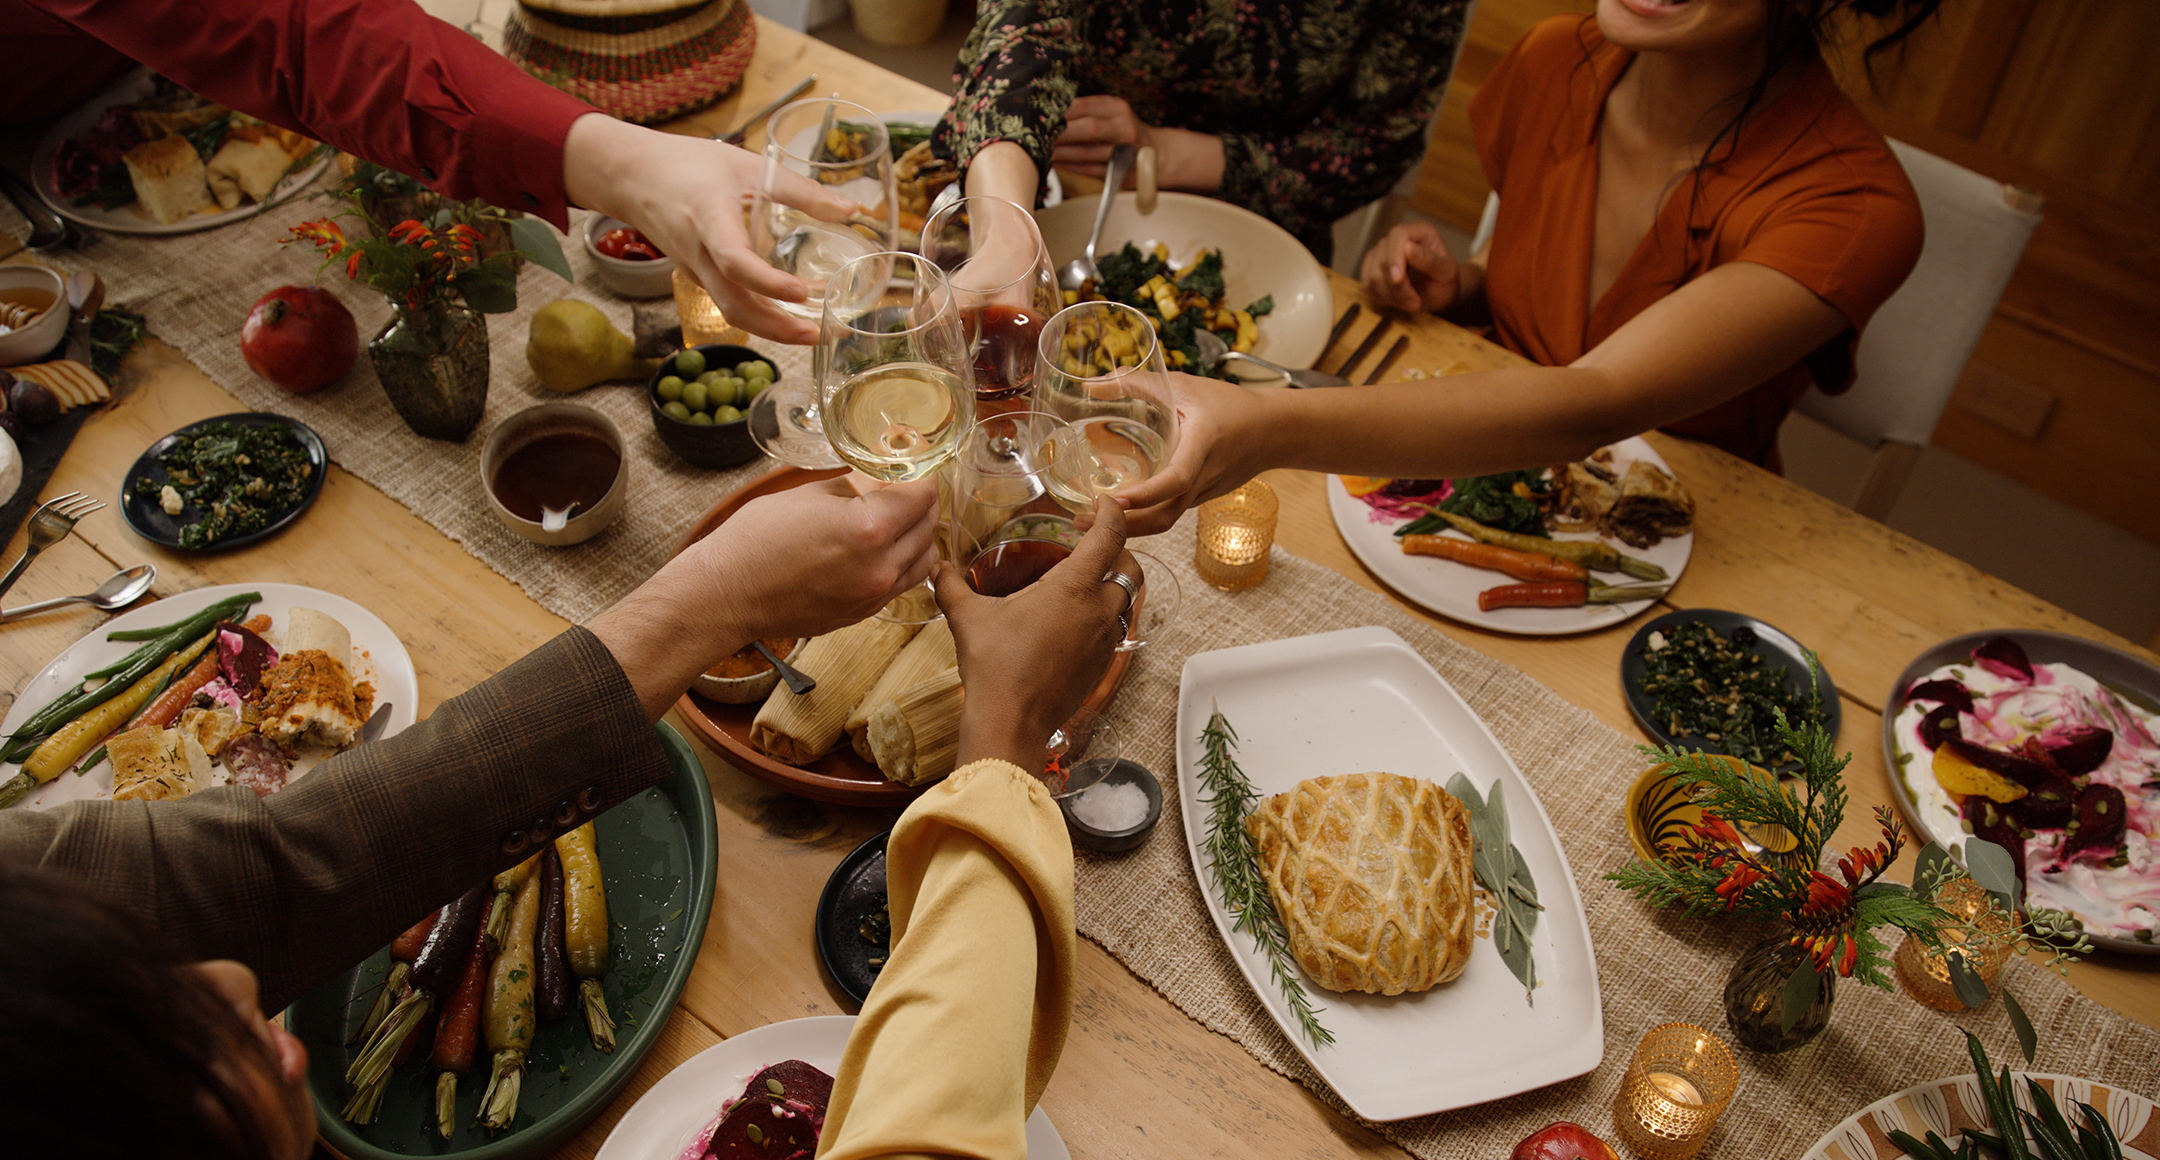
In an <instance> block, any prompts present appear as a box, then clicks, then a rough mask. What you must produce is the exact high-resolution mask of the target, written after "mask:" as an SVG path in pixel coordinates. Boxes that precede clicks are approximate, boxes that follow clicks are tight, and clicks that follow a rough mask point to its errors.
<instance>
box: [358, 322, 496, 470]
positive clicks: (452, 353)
mask: <svg viewBox="0 0 2160 1160" xmlns="http://www.w3.org/2000/svg"><path fill="white" fill-rule="evenodd" d="M368 358H369V359H371V360H373V362H374V363H375V377H376V378H378V379H380V380H382V388H383V394H385V395H388V396H389V397H390V405H391V406H393V407H396V408H397V413H398V416H399V417H400V418H402V419H404V420H405V425H406V426H407V427H410V428H412V429H413V431H414V432H416V433H418V434H421V435H425V436H427V437H428V438H430V439H446V440H449V441H450V442H452V443H458V442H462V441H463V440H464V439H465V437H466V436H467V435H470V434H472V432H473V428H475V427H477V426H479V425H480V417H481V416H482V415H484V414H486V413H487V390H488V334H487V316H486V315H484V314H481V313H480V312H479V311H477V310H474V309H472V308H471V307H469V306H466V305H464V304H462V303H457V302H431V303H428V304H427V305H425V306H422V307H419V308H418V309H411V310H408V309H406V308H403V307H400V308H398V310H397V312H396V313H395V314H393V315H391V317H390V323H389V325H387V326H385V327H383V329H382V333H381V334H378V335H376V336H375V338H374V340H373V341H371V342H369V343H368Z"/></svg>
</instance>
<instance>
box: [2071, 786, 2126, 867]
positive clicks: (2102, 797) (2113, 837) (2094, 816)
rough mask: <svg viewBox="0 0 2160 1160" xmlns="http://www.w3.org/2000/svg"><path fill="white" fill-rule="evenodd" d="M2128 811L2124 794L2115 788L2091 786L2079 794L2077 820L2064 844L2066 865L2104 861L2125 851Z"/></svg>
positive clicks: (2073, 823) (2072, 823) (2072, 824)
mask: <svg viewBox="0 0 2160 1160" xmlns="http://www.w3.org/2000/svg"><path fill="white" fill-rule="evenodd" d="M2128 815H2129V810H2128V809H2127V808H2126V805H2125V803H2124V801H2123V791H2121V790H2119V789H2116V788H2115V787H2114V786H2112V785H2088V786H2086V787H2085V788H2084V789H2081V790H2079V791H2078V795H2077V820H2075V821H2073V822H2071V823H2070V837H2069V839H2068V840H2066V841H2065V842H2064V843H2063V852H2062V856H2063V861H2065V862H2078V861H2083V862H2105V861H2107V860H2108V859H2110V858H2113V857H2114V856H2115V855H2117V854H2119V853H2121V852H2122V844H2123V823H2124V822H2125V821H2127V820H2128Z"/></svg>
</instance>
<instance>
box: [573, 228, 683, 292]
mask: <svg viewBox="0 0 2160 1160" xmlns="http://www.w3.org/2000/svg"><path fill="white" fill-rule="evenodd" d="M585 255H586V256H587V257H589V258H591V259H592V264H593V269H594V270H596V271H598V272H599V274H600V284H601V285H603V286H606V287H607V288H608V289H610V290H613V291H614V292H615V293H617V294H620V295H622V296H623V297H625V298H665V297H666V296H668V295H669V294H672V293H674V292H675V283H674V278H675V259H673V258H670V257H668V256H667V255H666V254H663V253H661V252H660V247H658V246H655V245H653V244H652V242H651V240H650V239H648V238H646V236H645V235H644V234H642V233H639V232H638V230H637V228H636V227H635V226H632V225H630V224H629V223H628V222H625V221H622V220H620V219H618V218H611V217H608V216H606V215H604V214H594V215H593V216H592V217H591V218H589V219H587V220H586V222H585Z"/></svg>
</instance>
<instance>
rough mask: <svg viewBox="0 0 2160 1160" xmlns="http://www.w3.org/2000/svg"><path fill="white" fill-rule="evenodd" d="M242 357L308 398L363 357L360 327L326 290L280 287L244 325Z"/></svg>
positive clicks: (265, 297) (257, 305) (262, 300)
mask: <svg viewBox="0 0 2160 1160" xmlns="http://www.w3.org/2000/svg"><path fill="white" fill-rule="evenodd" d="M240 356H241V357H242V358H245V359H246V360H247V365H248V367H249V368H250V369H252V370H253V371H254V372H255V373H256V374H258V375H261V376H262V377H264V378H266V379H269V380H270V381H271V382H273V383H276V384H277V385H278V386H280V387H283V388H284V389H286V390H288V391H291V392H292V393H294V394H296V395H305V394H308V393H309V392H311V391H319V390H321V389H322V388H324V387H327V386H329V385H330V384H331V383H334V382H336V381H338V380H339V379H340V378H343V377H344V375H345V372H346V371H349V370H351V369H352V365H353V360H354V359H356V358H358V357H359V356H360V327H359V325H358V324H357V323H355V322H353V316H352V311H350V310H347V309H345V304H344V303H343V302H340V301H338V299H337V295H335V294H332V293H330V292H329V291H328V290H323V289H320V288H318V287H315V286H280V287H278V288H277V289H275V290H272V291H271V292H269V293H268V294H265V295H263V296H262V297H261V298H258V299H256V300H255V306H254V308H253V309H251V310H249V311H248V316H247V321H246V322H245V323H242V324H241V326H240Z"/></svg>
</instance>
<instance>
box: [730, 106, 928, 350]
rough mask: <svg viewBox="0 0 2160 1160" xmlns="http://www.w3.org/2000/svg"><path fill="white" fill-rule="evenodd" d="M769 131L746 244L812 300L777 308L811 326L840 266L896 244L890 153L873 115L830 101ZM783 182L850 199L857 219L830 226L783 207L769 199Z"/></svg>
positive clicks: (779, 120) (787, 116)
mask: <svg viewBox="0 0 2160 1160" xmlns="http://www.w3.org/2000/svg"><path fill="white" fill-rule="evenodd" d="M768 125H769V129H768V133H767V139H766V144H765V169H764V176H763V178H762V180H761V181H760V182H759V183H758V188H757V192H756V195H755V197H754V198H753V199H752V201H751V203H750V244H751V247H752V248H753V249H754V250H756V251H757V255H758V257H760V258H763V259H765V260H766V261H767V262H769V263H771V264H772V266H773V268H774V269H777V270H780V271H782V272H784V273H788V274H793V275H794V276H795V277H796V278H798V279H800V280H801V281H802V284H803V288H804V289H805V290H807V291H808V292H809V297H807V298H805V299H804V300H803V301H801V302H781V303H779V306H780V308H781V309H782V310H785V311H787V312H789V313H791V314H794V315H796V316H798V317H801V318H810V319H815V318H817V317H818V315H819V314H820V313H821V312H822V311H823V309H824V305H825V292H826V286H827V284H828V283H829V282H830V281H831V279H832V276H833V275H834V274H836V273H838V272H839V270H840V268H841V267H842V266H845V265H847V264H848V263H849V262H850V261H853V260H854V259H856V258H859V257H862V256H863V255H865V254H874V253H877V252H879V251H881V250H890V249H892V248H893V243H894V241H895V239H897V238H898V236H899V205H900V203H899V198H898V196H897V194H896V193H895V192H894V188H893V163H892V151H891V148H890V145H889V143H888V139H887V137H886V134H885V123H884V122H883V121H881V120H879V119H878V116H877V114H875V113H873V112H871V111H870V110H868V109H865V108H863V107H862V106H861V105H857V104H852V103H850V102H847V101H840V100H834V99H832V98H829V97H816V98H812V99H810V100H806V101H796V102H795V103H793V104H791V105H787V106H784V107H783V108H781V110H780V111H779V112H777V113H774V114H773V115H772V119H771V121H769V122H768ZM788 175H794V176H795V177H803V178H808V179H810V180H811V181H814V182H817V183H818V184H819V185H823V186H825V187H826V188H828V189H830V190H831V191H832V192H834V193H837V194H839V195H841V196H842V197H847V198H852V199H854V201H855V203H856V204H857V205H859V206H861V207H862V209H861V212H859V213H857V214H856V215H855V216H854V217H851V218H849V219H848V220H847V221H844V222H828V221H821V220H819V219H817V218H815V217H812V216H811V215H809V214H807V213H805V212H803V211H802V210H799V209H796V208H795V207H793V206H791V205H788V204H786V203H785V202H783V201H780V200H779V199H778V198H777V197H775V196H774V193H775V192H776V191H777V190H778V189H779V188H780V186H781V184H782V183H784V182H786V181H788V180H790V178H789V177H788Z"/></svg>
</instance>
